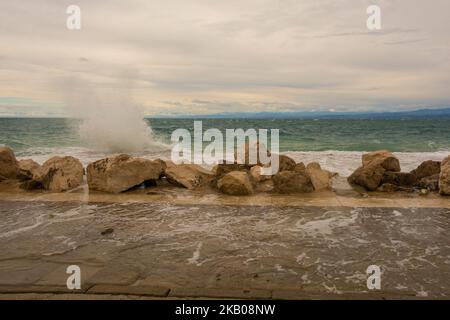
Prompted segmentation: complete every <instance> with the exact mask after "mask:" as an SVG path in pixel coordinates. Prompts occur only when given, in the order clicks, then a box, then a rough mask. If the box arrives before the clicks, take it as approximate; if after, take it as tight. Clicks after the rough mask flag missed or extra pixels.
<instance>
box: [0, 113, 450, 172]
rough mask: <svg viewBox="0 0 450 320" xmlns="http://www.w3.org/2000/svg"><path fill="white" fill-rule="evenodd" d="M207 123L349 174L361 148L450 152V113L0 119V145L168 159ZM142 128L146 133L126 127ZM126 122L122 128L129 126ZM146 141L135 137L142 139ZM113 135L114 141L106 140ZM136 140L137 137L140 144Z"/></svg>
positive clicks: (407, 157) (406, 155)
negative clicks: (264, 132)
mask: <svg viewBox="0 0 450 320" xmlns="http://www.w3.org/2000/svg"><path fill="white" fill-rule="evenodd" d="M194 121H202V126H203V130H207V129H209V128H217V129H219V130H220V131H221V132H222V133H223V135H224V136H225V132H226V131H225V130H226V129H238V128H242V129H244V130H247V129H250V128H253V129H256V130H258V129H269V130H270V129H278V130H279V140H280V153H282V154H286V155H288V156H290V157H292V158H294V159H295V160H296V161H303V162H304V163H309V162H312V161H317V162H319V163H320V164H321V166H322V167H323V168H325V169H328V170H331V171H334V172H338V173H339V174H341V175H343V176H348V175H349V174H351V172H352V171H353V170H354V169H356V168H357V167H358V166H359V165H360V164H361V154H362V153H364V152H367V151H374V150H380V149H387V150H390V151H392V152H394V154H395V155H396V156H397V157H398V158H399V159H400V163H401V166H402V170H404V171H409V170H412V169H414V168H415V167H416V166H417V165H419V164H420V163H421V162H422V161H425V160H442V159H443V158H445V157H446V156H448V155H449V154H450V118H442V119H440V118H437V119H436V118H435V119H143V120H142V123H140V124H139V125H136V124H133V123H130V124H129V125H128V124H126V123H125V124H121V125H118V124H117V122H115V123H112V124H111V125H108V123H107V122H106V123H105V122H102V123H101V124H97V123H96V122H95V121H94V122H92V121H90V122H89V124H87V123H86V120H82V119H67V118H64V119H63V118H0V145H5V146H9V147H11V148H12V149H13V150H14V152H15V154H16V157H17V158H18V159H33V160H35V161H37V162H38V163H41V164H42V163H43V162H45V161H46V160H47V159H48V158H50V157H52V156H55V155H59V156H64V155H71V156H74V157H76V158H78V159H80V161H81V162H82V163H83V164H84V165H87V164H88V163H90V162H92V161H95V160H98V159H101V158H103V157H106V156H108V155H111V154H117V153H122V152H126V153H129V154H132V155H136V156H142V157H146V158H149V159H154V158H163V159H169V158H170V155H171V145H173V142H171V134H172V132H173V131H174V130H176V129H180V128H181V129H187V130H189V131H190V132H193V127H194ZM136 127H145V132H143V135H139V137H138V135H137V134H136V133H135V131H133V130H126V129H127V128H136ZM124 128H125V129H124ZM142 136H144V140H145V141H143V142H142V143H141V141H137V140H139V139H142ZM105 137H109V139H110V141H105ZM137 142H139V143H137Z"/></svg>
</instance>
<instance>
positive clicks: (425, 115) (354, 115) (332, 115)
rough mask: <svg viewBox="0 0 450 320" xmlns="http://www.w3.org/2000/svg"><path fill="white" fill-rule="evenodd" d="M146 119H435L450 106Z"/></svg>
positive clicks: (449, 110) (448, 112)
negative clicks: (386, 110)
mask: <svg viewBox="0 0 450 320" xmlns="http://www.w3.org/2000/svg"><path fill="white" fill-rule="evenodd" d="M145 118H146V119H326V120H328V119H383V120H386V119H435V118H449V119H450V107H449V108H441V109H418V110H412V111H393V112H374V111H372V112H331V111H319V112H313V111H311V112H307V111H299V112H223V113H215V114H196V115H188V114H184V115H182V114H180V115H152V116H146V117H145Z"/></svg>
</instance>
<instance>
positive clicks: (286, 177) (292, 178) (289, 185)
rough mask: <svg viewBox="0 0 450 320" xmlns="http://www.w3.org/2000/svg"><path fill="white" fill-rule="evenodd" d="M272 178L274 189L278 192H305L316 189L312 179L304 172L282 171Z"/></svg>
mask: <svg viewBox="0 0 450 320" xmlns="http://www.w3.org/2000/svg"><path fill="white" fill-rule="evenodd" d="M272 180H273V183H274V191H275V192H278V193H305V192H312V191H313V190H314V187H313V185H312V182H311V179H310V178H309V177H308V175H307V174H306V173H302V172H295V171H281V172H278V173H277V174H276V175H274V176H273V178H272Z"/></svg>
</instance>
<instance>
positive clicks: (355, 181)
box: [347, 150, 400, 191]
mask: <svg viewBox="0 0 450 320" xmlns="http://www.w3.org/2000/svg"><path fill="white" fill-rule="evenodd" d="M362 163H363V165H362V167H359V168H358V169H356V170H355V172H353V173H352V174H351V175H350V177H348V179H347V180H348V182H349V183H350V184H352V185H359V186H362V187H364V188H365V189H367V190H369V191H375V190H377V188H378V187H379V186H380V185H381V183H382V182H383V176H384V174H385V172H389V171H392V172H400V162H399V161H398V159H397V158H395V157H394V156H393V155H392V153H390V152H389V151H386V150H381V151H374V152H370V153H365V154H363V156H362ZM386 183H392V181H386Z"/></svg>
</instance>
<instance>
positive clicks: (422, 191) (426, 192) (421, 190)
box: [419, 189, 430, 196]
mask: <svg viewBox="0 0 450 320" xmlns="http://www.w3.org/2000/svg"><path fill="white" fill-rule="evenodd" d="M429 193H430V191H429V190H428V189H420V193H419V194H420V195H421V196H426V195H427V194H429Z"/></svg>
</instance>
